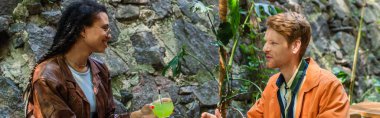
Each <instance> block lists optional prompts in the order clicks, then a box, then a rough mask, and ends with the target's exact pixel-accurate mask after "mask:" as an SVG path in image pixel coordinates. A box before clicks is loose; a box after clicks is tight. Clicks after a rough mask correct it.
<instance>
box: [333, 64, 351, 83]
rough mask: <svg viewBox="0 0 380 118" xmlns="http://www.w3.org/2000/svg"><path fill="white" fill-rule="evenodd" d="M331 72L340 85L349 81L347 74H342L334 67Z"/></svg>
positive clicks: (341, 71) (342, 72)
mask: <svg viewBox="0 0 380 118" xmlns="http://www.w3.org/2000/svg"><path fill="white" fill-rule="evenodd" d="M332 72H333V73H334V75H335V76H336V77H337V78H338V80H339V81H340V82H341V83H342V84H343V83H345V82H346V81H347V80H348V79H349V76H348V73H346V72H344V71H343V70H341V69H340V68H337V67H334V68H333V69H332Z"/></svg>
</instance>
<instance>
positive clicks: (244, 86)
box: [162, 0, 283, 104]
mask: <svg viewBox="0 0 380 118" xmlns="http://www.w3.org/2000/svg"><path fill="white" fill-rule="evenodd" d="M251 2H253V1H251ZM191 8H192V11H193V12H197V11H199V12H201V13H206V15H207V16H208V18H209V22H210V24H211V26H212V28H211V29H210V30H211V31H212V32H213V34H214V35H215V36H216V37H217V41H215V42H213V43H212V45H216V46H219V47H220V48H225V46H227V44H228V42H229V40H231V39H233V47H232V50H231V51H230V52H229V53H230V56H229V59H225V60H224V61H225V62H224V63H225V64H227V65H225V66H226V72H225V73H226V75H227V76H226V77H225V78H224V81H223V82H222V87H221V88H222V91H223V92H222V93H224V94H223V95H222V96H220V97H221V101H220V102H219V104H221V103H223V102H225V101H228V100H231V99H233V98H235V97H236V96H238V95H241V94H247V93H250V92H253V93H252V97H253V98H254V99H257V98H259V97H260V95H261V93H262V89H263V88H264V86H265V84H266V81H267V79H268V77H269V75H270V74H271V73H273V72H274V71H273V70H270V69H265V68H264V66H263V65H264V64H265V62H264V61H263V53H262V52H260V51H261V50H260V49H259V48H257V45H261V44H260V42H261V38H262V36H263V34H264V33H263V32H259V28H258V27H259V26H253V25H252V24H250V23H249V22H248V21H249V19H250V18H251V16H252V15H251V14H252V13H254V14H255V15H254V16H255V17H254V18H261V19H265V18H267V17H268V16H271V15H275V14H277V13H281V12H283V11H282V10H281V9H279V8H277V7H275V6H273V5H269V4H264V3H253V4H252V6H251V7H250V9H249V10H248V11H245V10H243V9H241V8H240V5H239V0H228V16H227V22H226V23H221V24H219V26H218V27H215V26H214V24H213V22H215V21H212V20H211V18H210V14H211V15H212V14H213V12H211V11H212V8H211V7H210V6H205V5H204V4H203V3H201V2H200V1H198V2H195V3H194V4H193V7H191ZM242 15H244V16H246V18H245V20H244V22H243V23H241V16H242ZM258 22H260V21H258ZM246 26H247V28H248V29H249V30H248V31H249V32H246V31H247V30H245V28H246ZM243 39H248V40H251V41H250V42H251V43H249V44H244V43H242V44H239V43H238V42H239V41H240V40H243ZM256 42H257V43H256ZM237 48H238V49H240V51H241V52H242V55H243V57H244V59H243V60H245V61H244V62H243V63H241V65H240V67H241V68H242V69H241V70H243V71H244V72H242V73H243V74H244V73H249V74H247V76H242V77H241V78H232V74H231V73H232V71H233V70H232V64H233V58H234V54H235V53H236V49H237ZM186 55H190V56H192V55H191V54H189V53H186V51H185V49H181V51H180V52H179V53H178V54H177V56H175V57H174V58H173V59H172V60H171V61H170V62H169V63H168V65H167V66H165V67H164V71H163V73H162V74H163V75H165V74H166V72H167V70H168V69H169V68H171V69H172V71H173V76H178V74H179V73H180V64H181V60H183V57H184V56H186ZM192 57H193V58H195V59H196V57H195V56H192ZM197 61H199V62H201V63H202V61H203V60H198V59H197ZM226 62H228V63H226ZM205 69H207V70H208V68H207V67H206V66H205ZM208 71H209V72H210V70H208ZM242 73H240V74H242ZM210 74H211V75H212V73H211V72H210ZM212 76H213V75H212ZM213 77H214V78H215V76H213ZM242 78H244V79H242ZM215 79H216V78H215ZM233 81H240V83H241V85H240V86H238V87H237V88H232V82H233ZM253 90H257V91H253Z"/></svg>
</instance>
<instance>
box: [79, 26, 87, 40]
mask: <svg viewBox="0 0 380 118" xmlns="http://www.w3.org/2000/svg"><path fill="white" fill-rule="evenodd" d="M80 36H81V37H82V38H86V28H83V30H82V31H81V32H80Z"/></svg>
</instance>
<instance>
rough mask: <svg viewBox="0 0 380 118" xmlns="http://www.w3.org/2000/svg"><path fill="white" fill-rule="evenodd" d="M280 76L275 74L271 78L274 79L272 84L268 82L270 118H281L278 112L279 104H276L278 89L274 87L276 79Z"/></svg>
mask: <svg viewBox="0 0 380 118" xmlns="http://www.w3.org/2000/svg"><path fill="white" fill-rule="evenodd" d="M279 75H280V74H276V75H274V76H273V78H276V79H274V82H270V83H271V85H270V86H271V87H272V89H271V95H272V96H271V98H270V103H269V110H273V112H272V113H269V117H270V118H281V110H280V103H279V102H278V99H277V91H278V90H279V88H278V87H277V85H276V80H277V78H278V77H279Z"/></svg>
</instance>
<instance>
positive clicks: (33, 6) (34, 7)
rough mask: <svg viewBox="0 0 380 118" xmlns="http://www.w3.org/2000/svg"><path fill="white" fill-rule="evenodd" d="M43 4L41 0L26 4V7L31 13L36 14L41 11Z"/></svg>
mask: <svg viewBox="0 0 380 118" xmlns="http://www.w3.org/2000/svg"><path fill="white" fill-rule="evenodd" d="M41 7H42V5H41V3H40V2H31V3H28V4H27V5H26V8H27V9H28V12H29V15H36V14H39V13H41V11H42V9H41Z"/></svg>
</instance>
